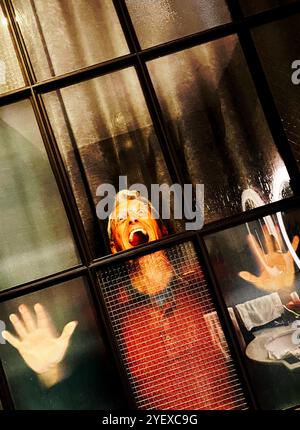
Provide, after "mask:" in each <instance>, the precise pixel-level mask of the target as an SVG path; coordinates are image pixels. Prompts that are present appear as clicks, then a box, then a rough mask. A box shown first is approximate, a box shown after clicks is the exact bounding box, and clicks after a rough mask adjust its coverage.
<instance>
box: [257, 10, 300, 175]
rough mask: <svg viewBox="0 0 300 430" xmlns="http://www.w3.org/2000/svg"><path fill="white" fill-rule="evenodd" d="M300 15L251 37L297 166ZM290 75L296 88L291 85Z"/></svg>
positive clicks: (299, 156)
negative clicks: (295, 65)
mask: <svg viewBox="0 0 300 430" xmlns="http://www.w3.org/2000/svg"><path fill="white" fill-rule="evenodd" d="M299 27H300V15H299V14H297V15H295V16H292V17H290V18H288V19H284V20H280V21H276V22H274V23H271V24H268V25H265V26H262V27H257V28H255V29H254V30H253V36H254V40H255V44H256V48H257V51H258V53H259V55H260V58H261V61H262V65H263V67H264V70H265V73H266V75H267V78H268V81H269V85H270V87H271V90H272V93H273V97H274V99H275V102H276V104H277V108H278V110H279V113H280V115H281V119H282V124H283V126H284V128H285V131H286V134H287V137H288V140H289V142H290V145H291V147H292V149H293V151H294V154H295V157H296V159H297V161H298V164H299V166H300V120H299V100H300V85H299V83H300V72H299V70H300V61H298V65H297V67H296V68H294V69H292V64H293V63H294V61H295V60H300V55H299V53H300V34H299ZM293 74H294V75H295V80H296V82H298V85H295V84H294V83H293Z"/></svg>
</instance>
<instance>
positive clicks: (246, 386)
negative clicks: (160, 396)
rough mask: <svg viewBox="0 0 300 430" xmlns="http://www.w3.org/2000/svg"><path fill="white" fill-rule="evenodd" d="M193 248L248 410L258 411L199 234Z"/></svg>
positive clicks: (235, 339)
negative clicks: (209, 288)
mask: <svg viewBox="0 0 300 430" xmlns="http://www.w3.org/2000/svg"><path fill="white" fill-rule="evenodd" d="M195 246H196V250H197V254H198V258H199V261H200V265H201V268H202V270H203V273H204V276H205V279H206V281H207V284H208V285H210V286H211V287H212V288H211V295H212V299H213V301H214V305H215V308H216V311H217V314H218V317H219V319H220V323H221V326H222V329H223V332H224V335H225V337H226V341H227V343H228V347H229V350H230V354H231V356H232V359H233V361H234V363H235V367H236V370H237V373H238V376H239V378H240V381H241V384H242V387H243V389H244V394H245V396H246V399H247V401H248V403H249V406H250V408H254V409H259V407H258V405H257V402H256V399H255V395H254V391H253V387H252V385H251V378H250V376H249V374H248V371H247V369H246V366H245V364H244V360H243V358H244V356H243V354H242V352H241V349H240V347H239V342H238V339H237V336H236V333H235V329H234V327H233V325H232V323H231V319H230V315H229V313H228V309H227V307H226V304H225V301H224V298H223V295H222V292H221V291H222V290H221V288H220V286H219V284H218V282H217V280H216V277H215V276H214V272H213V269H212V267H211V263H210V257H209V255H208V251H207V248H206V245H205V242H204V239H203V237H201V235H200V234H198V235H197V236H196V243H195Z"/></svg>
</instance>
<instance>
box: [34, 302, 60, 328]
mask: <svg viewBox="0 0 300 430" xmlns="http://www.w3.org/2000/svg"><path fill="white" fill-rule="evenodd" d="M34 310H35V313H36V318H37V326H38V328H40V329H43V330H47V331H49V332H51V333H52V334H55V328H54V326H53V324H52V320H51V318H50V317H49V315H48V313H47V312H46V310H45V308H44V306H42V305H41V304H40V303H36V304H35V305H34Z"/></svg>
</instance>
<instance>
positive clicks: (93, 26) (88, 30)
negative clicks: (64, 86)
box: [13, 0, 128, 80]
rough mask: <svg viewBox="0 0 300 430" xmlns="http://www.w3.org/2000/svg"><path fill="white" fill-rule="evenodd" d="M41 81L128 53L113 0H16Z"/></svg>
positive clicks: (29, 48) (23, 29)
mask: <svg viewBox="0 0 300 430" xmlns="http://www.w3.org/2000/svg"><path fill="white" fill-rule="evenodd" d="M13 5H14V8H15V12H16V19H17V21H18V24H19V26H20V28H21V31H22V34H23V37H24V39H25V43H26V46H27V50H28V52H29V56H30V59H31V62H32V65H33V67H34V71H35V74H36V77H37V79H38V80H43V79H47V78H50V77H51V76H55V75H61V74H63V73H66V72H70V71H72V70H76V69H81V68H83V67H86V66H90V65H92V64H96V63H100V62H102V61H106V60H109V59H111V58H115V57H119V56H120V55H124V54H127V53H128V48H127V45H126V42H125V38H124V36H123V33H122V30H121V26H120V23H119V21H118V18H117V15H116V12H115V10H114V7H113V3H112V1H111V0H47V1H44V0H14V1H13Z"/></svg>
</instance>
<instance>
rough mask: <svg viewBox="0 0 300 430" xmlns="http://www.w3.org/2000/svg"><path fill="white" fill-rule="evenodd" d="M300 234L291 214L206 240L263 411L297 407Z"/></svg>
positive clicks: (299, 217)
mask: <svg viewBox="0 0 300 430" xmlns="http://www.w3.org/2000/svg"><path fill="white" fill-rule="evenodd" d="M299 231H300V212H299V210H294V211H289V212H285V213H280V212H279V213H277V214H275V215H272V216H266V217H265V218H262V219H258V220H257V221H253V222H249V223H247V224H243V225H240V226H237V227H235V228H231V229H228V230H225V231H221V232H219V233H216V234H212V235H210V236H209V237H208V238H207V239H206V244H207V247H208V250H209V255H210V259H211V263H212V267H213V269H214V271H215V274H216V277H217V279H218V282H219V285H220V288H221V291H222V294H223V296H224V299H225V302H226V305H227V306H228V311H229V315H230V316H231V318H232V323H233V326H234V328H235V330H236V333H237V336H238V339H239V342H240V347H241V350H242V353H243V355H244V360H245V365H246V366H247V368H248V371H249V374H250V377H251V379H252V385H253V388H254V389H255V394H256V397H257V400H258V401H259V404H260V407H261V408H263V409H285V408H289V407H293V406H296V405H299V403H300V395H299V393H300V378H299V376H300V360H299V337H298V335H299V325H298V324H299V317H300V306H299V304H300V300H299V297H298V294H300V272H299V268H300V260H299V246H298V244H299V236H298V235H299ZM274 387H276V389H274ZM270 393H272V395H270Z"/></svg>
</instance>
